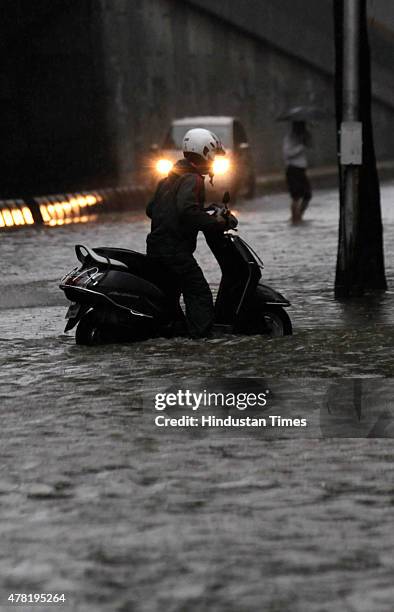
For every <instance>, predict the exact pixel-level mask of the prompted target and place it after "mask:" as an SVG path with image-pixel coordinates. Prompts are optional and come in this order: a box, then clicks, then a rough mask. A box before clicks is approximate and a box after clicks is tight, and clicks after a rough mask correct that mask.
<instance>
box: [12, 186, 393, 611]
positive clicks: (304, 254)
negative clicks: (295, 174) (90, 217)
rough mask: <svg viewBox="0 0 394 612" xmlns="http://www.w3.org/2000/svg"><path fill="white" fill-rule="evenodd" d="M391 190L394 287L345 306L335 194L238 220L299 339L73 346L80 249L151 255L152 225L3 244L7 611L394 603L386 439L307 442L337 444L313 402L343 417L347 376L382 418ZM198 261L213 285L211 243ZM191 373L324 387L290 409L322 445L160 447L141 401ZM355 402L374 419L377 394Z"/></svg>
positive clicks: (220, 442) (281, 203)
mask: <svg viewBox="0 0 394 612" xmlns="http://www.w3.org/2000/svg"><path fill="white" fill-rule="evenodd" d="M382 196H383V216H384V223H385V251H386V266H387V277H388V282H389V285H390V287H391V289H390V291H388V292H387V293H386V294H385V295H383V296H381V297H377V298H374V299H372V298H371V299H367V300H354V301H352V303H350V304H346V305H345V304H341V303H338V302H336V301H334V299H333V292H332V287H333V282H334V271H335V259H336V242H337V225H338V221H337V219H338V205H337V196H336V194H335V192H331V191H321V192H317V193H316V195H315V198H314V201H313V203H312V205H311V208H310V210H309V211H308V212H307V215H306V221H305V223H303V224H302V225H301V226H298V227H292V226H290V225H289V223H288V202H287V197H286V196H284V195H275V196H269V197H265V198H259V199H256V200H253V201H252V202H249V203H247V204H245V205H243V206H242V207H240V208H239V219H240V225H239V227H240V235H242V237H244V238H245V239H246V240H247V241H248V242H250V243H251V245H252V246H253V247H254V249H255V250H256V251H257V253H258V254H260V255H261V256H262V259H263V261H264V263H265V271H264V281H265V282H266V283H267V284H269V285H272V286H273V287H275V288H276V289H278V290H279V291H281V292H282V293H284V295H285V296H286V297H288V298H289V299H290V300H291V302H292V308H291V309H290V310H289V314H290V316H291V318H292V321H293V325H294V336H292V337H288V338H282V339H274V340H270V341H267V340H264V339H262V338H260V337H250V338H242V337H241V338H238V337H235V336H226V337H223V338H217V339H213V340H209V341H198V342H196V341H190V340H186V339H176V340H152V341H147V342H143V343H139V344H136V345H118V346H115V345H111V346H104V347H94V348H80V347H77V346H76V345H75V343H74V339H73V335H72V334H69V335H65V334H63V333H62V330H63V327H64V314H65V301H64V299H63V297H62V294H61V292H60V291H59V290H58V288H57V284H58V282H59V279H60V277H61V276H62V275H63V273H64V272H66V271H67V270H68V269H69V268H71V267H73V266H74V265H75V261H76V260H75V255H74V252H73V246H74V244H76V243H82V244H88V245H90V246H109V245H111V246H113V245H117V246H121V247H126V248H132V249H134V250H140V251H143V250H144V243H145V235H146V233H147V231H148V224H147V221H146V220H145V219H144V217H143V216H142V215H139V214H135V213H133V214H126V215H122V216H119V215H118V216H114V217H110V218H106V219H105V220H101V221H99V222H98V223H94V224H89V225H75V226H67V227H64V228H63V227H62V228H51V229H48V228H43V229H31V228H29V229H27V230H21V231H18V232H13V233H7V234H3V235H2V236H1V243H0V253H1V261H2V265H3V275H2V277H1V278H0V308H1V309H0V344H1V348H2V357H1V369H0V396H1V406H2V417H3V418H2V428H1V447H0V448H1V458H2V461H1V475H0V504H1V506H0V512H1V519H2V520H1V523H0V525H1V531H2V537H1V542H2V545H1V548H0V576H1V578H0V582H1V587H2V589H1V592H0V609H4V610H6V609H8V607H7V597H8V594H9V593H11V592H19V593H20V592H22V593H26V592H30V593H32V592H34V593H37V592H39V593H42V592H58V593H61V592H64V593H65V595H66V598H67V601H66V604H64V605H63V606H62V607H63V608H64V609H70V610H81V611H84V610H87V611H90V610H92V611H93V610H95V611H96V610H119V611H129V610H130V611H134V610H137V611H142V612H145V611H146V612H151V611H156V610H165V611H166V612H167V611H174V612H175V611H183V610H187V611H188V612H189V611H200V610H201V611H203V610H204V611H205V610H214V611H220V612H221V611H226V612H227V611H232V610H234V612H235V611H237V612H240V611H241V612H243V611H245V612H249V611H253V612H254V611H255V610H256V611H260V610H267V611H273V612H277V611H280V612H287V611H288V612H309V611H318V612H331V611H334V610H335V611H336V610H345V611H347V610H349V611H350V612H352V611H357V612H364V611H365V612H371V611H374V612H386V611H387V612H390V611H391V610H392V609H393V606H394V588H393V586H392V575H393V565H394V558H393V554H392V546H393V539H394V538H393V535H392V506H393V500H394V497H393V491H394V486H393V452H392V444H391V440H390V439H371V438H369V439H364V438H361V439H355V438H353V437H352V438H346V439H339V438H338V437H336V438H334V439H320V440H319V439H315V438H317V437H319V436H321V435H323V436H324V435H337V432H336V433H335V430H334V433H333V430H330V428H329V427H328V428H327V427H326V425H325V426H324V427H323V426H322V420H321V414H322V410H323V409H322V408H321V406H322V400H321V398H322V397H324V398H325V402H326V403H325V404H324V406H326V404H327V405H328V404H329V401H331V404H330V405H331V406H334V408H335V406H336V405H337V403H338V402H339V404H340V398H341V397H342V396H343V388H342V387H341V386H340V384H339V387H338V389H337V388H336V386H335V385H337V384H338V383H337V381H336V379H337V378H338V377H340V378H342V377H346V378H351V377H360V378H361V379H363V380H364V381H368V380H371V381H373V380H375V379H380V381H381V383H380V387H379V389H380V391H381V390H382V389H383V391H382V393H383V395H384V398H385V399H384V402H385V403H384V410H385V411H386V412H387V410H390V408H391V406H390V402H389V400H387V397H389V395H388V391H387V389H390V388H391V387H390V385H392V381H390V377H392V376H393V345H394V308H393V306H394V290H393V287H394V282H393V281H394V257H393V255H394V231H393V230H394V209H393V206H392V201H393V200H394V185H386V186H385V187H384V188H383V190H382ZM198 258H199V260H200V262H201V263H202V265H203V267H204V270H205V272H206V275H207V277H208V279H209V281H210V282H211V284H212V286H213V289H214V290H215V288H216V289H217V286H218V281H219V275H218V271H217V269H216V267H215V265H214V263H213V261H212V258H211V256H210V254H209V252H208V250H207V249H206V248H205V245H204V244H203V242H202V241H201V242H200V244H199V249H198ZM191 376H197V377H203V378H204V377H207V378H210V377H226V378H229V377H246V378H260V377H261V378H263V379H264V380H265V381H266V382H267V385H268V386H273V387H275V385H276V384H278V385H279V386H278V392H279V391H280V385H281V384H282V386H283V384H285V383H283V381H286V380H293V381H295V383H294V385H295V386H294V388H295V387H296V386H297V385H304V387H305V388H309V387H308V382H305V381H307V379H312V380H316V381H320V382H319V383H318V384H316V385H315V386H314V385H313V384H312V383H311V385H310V402H311V403H310V405H306V404H305V395H304V396H303V397H302V402H303V403H302V405H301V404H300V405H299V406H298V408H299V409H300V410H301V409H305V410H306V411H307V412H308V414H309V415H310V416H311V418H312V417H313V416H315V417H316V415H317V414H318V415H319V416H318V418H317V424H316V429H314V430H313V432H315V431H316V436H312V437H311V436H310V435H309V437H308V436H305V438H306V439H301V438H300V437H298V438H292V436H291V435H289V436H288V439H286V440H283V439H275V440H256V439H253V438H252V437H249V438H239V439H236V438H234V439H233V438H231V437H229V438H228V439H226V437H223V436H222V437H220V438H219V437H215V436H205V437H200V438H199V437H197V438H190V436H188V435H185V436H182V435H178V436H169V435H166V434H163V432H161V431H158V430H157V428H155V427H153V426H152V425H151V424H150V423H149V422H148V421H147V420H146V419H145V418H143V417H142V416H141V410H140V409H141V401H142V400H141V397H142V395H141V394H142V392H143V391H144V390H146V389H149V390H152V389H157V390H160V388H161V387H160V380H161V381H163V382H162V384H163V385H165V384H166V383H167V382H168V381H181V380H184V379H187V378H190V377H191ZM157 379H160V380H159V381H158V380H157ZM275 381H279V383H276V382H275ZM280 381H282V382H280ZM371 384H372V383H371ZM387 385H388V386H387ZM327 397H328V398H329V400H327ZM330 398H331V399H330ZM365 398H366V399H365ZM365 398H364V405H363V410H364V413H367V412H368V406H369V405H371V404H372V403H373V393H372V391H369V395H368V393H367V395H366V396H365ZM371 398H372V400H371ZM391 409H392V408H391ZM327 414H331V413H327ZM325 415H326V412H325ZM324 418H325V419H326V421H325V423H326V424H327V420H328V422H329V421H330V417H329V416H328V417H327V415H326V416H325V417H324ZM315 420H316V418H315ZM372 427H373V424H372V423H371V424H370V426H369V425H368V426H367V427H366V428H364V429H363V431H361V432H358V433H357V434H354V435H361V436H367V435H370V432H371V430H372ZM390 427H391V425H390V423H389V425H388V428H386V429H385V431H386V434H385V435H386V436H390V435H391V434H392V435H394V434H393V433H392V432H393V430H392V428H391V429H390ZM349 432H350V433H349V435H353V434H351V432H352V429H351V428H350V429H349ZM387 432H389V433H387ZM52 608H53V609H56V607H55V606H52ZM52 608H51V609H52ZM9 609H12V608H11V607H10V608H9ZM25 609H29V610H30V609H35V610H38V609H48V606H47V607H46V608H40V607H39V606H35V607H33V606H31V607H30V608H29V607H25Z"/></svg>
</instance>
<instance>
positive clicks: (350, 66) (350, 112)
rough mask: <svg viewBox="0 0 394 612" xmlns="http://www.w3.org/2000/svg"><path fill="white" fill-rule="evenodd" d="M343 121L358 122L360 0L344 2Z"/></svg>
mask: <svg viewBox="0 0 394 612" xmlns="http://www.w3.org/2000/svg"><path fill="white" fill-rule="evenodd" d="M343 33H344V42H343V121H358V106H359V93H360V85H359V75H358V66H359V42H360V41H359V37H360V0H344V12H343Z"/></svg>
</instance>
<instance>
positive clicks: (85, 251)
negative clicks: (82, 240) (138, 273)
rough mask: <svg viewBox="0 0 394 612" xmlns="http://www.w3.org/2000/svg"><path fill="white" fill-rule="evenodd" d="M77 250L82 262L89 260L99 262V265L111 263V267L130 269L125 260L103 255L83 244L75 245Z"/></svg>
mask: <svg viewBox="0 0 394 612" xmlns="http://www.w3.org/2000/svg"><path fill="white" fill-rule="evenodd" d="M75 252H76V254H77V257H78V259H79V261H80V262H81V263H85V261H87V260H89V261H92V263H96V264H98V265H99V266H108V265H110V266H111V268H113V269H115V270H128V267H127V265H126V264H125V263H124V262H122V261H119V260H118V259H113V258H110V257H103V256H102V255H99V254H98V253H96V252H95V251H94V250H93V249H90V248H89V247H87V246H84V245H83V244H77V245H76V246H75Z"/></svg>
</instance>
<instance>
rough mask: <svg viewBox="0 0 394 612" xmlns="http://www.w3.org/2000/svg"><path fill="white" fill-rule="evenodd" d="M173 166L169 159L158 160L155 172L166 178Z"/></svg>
mask: <svg viewBox="0 0 394 612" xmlns="http://www.w3.org/2000/svg"><path fill="white" fill-rule="evenodd" d="M173 165H174V164H173V163H172V161H170V160H169V159H159V160H158V161H157V162H156V171H157V172H158V173H159V174H161V175H162V176H166V175H167V174H168V173H169V172H170V170H171V168H172V166H173Z"/></svg>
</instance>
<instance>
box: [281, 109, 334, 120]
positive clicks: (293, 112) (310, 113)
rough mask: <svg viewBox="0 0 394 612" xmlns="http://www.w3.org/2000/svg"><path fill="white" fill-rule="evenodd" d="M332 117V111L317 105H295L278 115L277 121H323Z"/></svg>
mask: <svg viewBox="0 0 394 612" xmlns="http://www.w3.org/2000/svg"><path fill="white" fill-rule="evenodd" d="M330 117H332V113H329V112H328V111H326V110H324V109H322V108H318V107H317V106H293V107H292V108H290V109H289V110H287V111H285V112H283V113H281V114H280V115H278V116H277V118H276V121H322V120H323V119H329V118H330Z"/></svg>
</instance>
